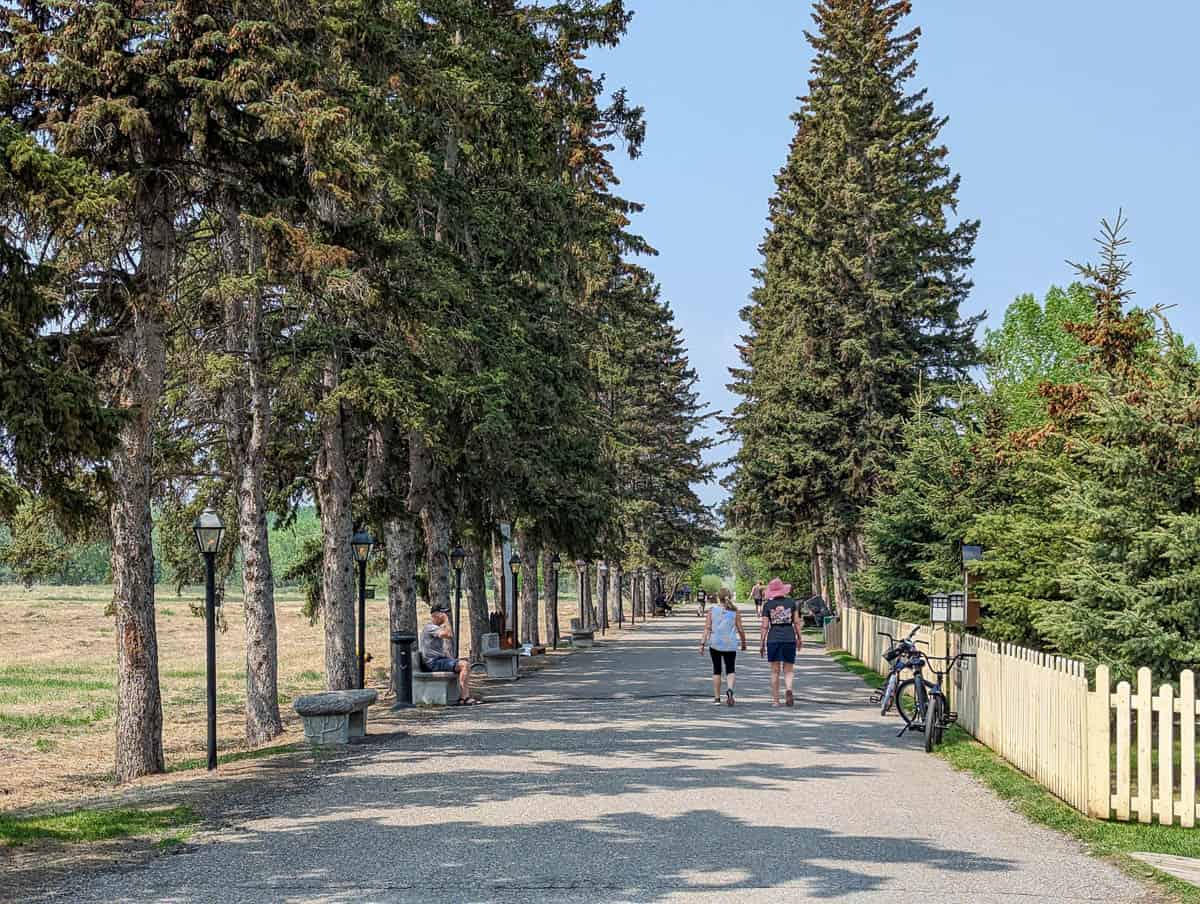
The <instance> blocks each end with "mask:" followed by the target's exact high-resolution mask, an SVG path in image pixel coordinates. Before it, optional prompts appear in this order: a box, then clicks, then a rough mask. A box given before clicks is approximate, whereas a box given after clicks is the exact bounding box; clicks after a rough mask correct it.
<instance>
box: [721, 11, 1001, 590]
mask: <svg viewBox="0 0 1200 904" xmlns="http://www.w3.org/2000/svg"><path fill="white" fill-rule="evenodd" d="M909 9H910V4H909V3H907V2H892V0H868V2H864V0H821V2H818V3H817V4H816V9H815V13H814V21H815V23H816V25H817V29H816V31H814V32H812V33H809V34H808V39H809V42H810V43H811V44H812V46H813V50H814V62H813V68H812V78H811V80H810V82H809V93H808V95H807V96H806V97H805V98H803V99H802V107H801V110H800V112H799V113H797V114H796V115H795V117H794V119H795V121H796V125H797V129H796V136H795V138H794V140H793V142H792V145H791V149H790V152H789V155H788V160H787V163H786V164H785V165H784V168H783V170H782V171H781V172H780V174H779V176H778V177H777V179H776V184H777V191H776V194H775V196H774V197H773V198H772V200H771V205H770V214H769V221H770V225H769V228H768V232H767V236H766V239H765V241H764V242H763V245H762V252H763V259H764V262H763V265H762V267H761V268H760V269H759V270H758V271H756V275H757V277H758V279H759V283H760V284H759V286H758V288H757V289H756V290H755V291H754V293H753V296H752V303H751V305H750V306H749V307H747V308H746V309H745V310H744V311H743V312H742V316H743V319H744V320H745V321H746V323H747V325H748V327H749V333H748V335H747V336H746V337H745V339H744V341H743V345H742V347H741V356H742V361H743V364H742V366H741V367H739V368H737V369H735V370H734V371H733V378H734V381H733V384H732V386H731V388H732V389H733V391H734V392H736V393H738V394H739V395H740V396H741V397H742V400H741V402H740V403H739V405H738V406H737V408H736V409H735V410H734V412H733V415H732V417H731V418H730V419H729V421H728V427H729V430H730V432H731V434H732V435H733V436H734V437H735V438H736V439H737V440H739V441H740V443H741V448H740V449H739V451H738V453H737V455H736V456H735V458H734V465H735V469H734V471H733V474H732V476H731V477H730V478H729V480H728V482H727V485H728V487H729V489H730V491H731V495H732V499H731V503H730V506H729V511H730V514H731V517H732V518H733V521H734V523H735V524H736V525H737V526H739V527H742V528H746V529H748V530H749V531H750V535H751V536H753V535H755V534H760V535H763V536H764V538H765V537H770V536H771V535H772V534H774V533H775V532H777V531H779V530H783V531H786V532H787V535H788V536H790V537H793V538H795V537H805V538H808V539H809V540H810V541H811V539H817V540H821V541H824V542H826V543H827V544H828V545H829V547H830V548H831V551H832V559H833V570H834V575H835V579H836V580H835V584H836V589H837V594H838V597H839V599H842V600H845V599H848V598H849V575H850V573H851V572H852V571H853V570H855V569H856V568H857V567H858V566H859V565H860V564H861V563H862V562H863V559H864V550H863V544H862V537H861V518H862V510H863V508H864V506H866V505H867V504H868V503H869V501H870V500H871V498H872V497H873V495H874V493H875V491H876V490H877V488H878V487H879V486H880V483H881V481H882V480H883V479H884V478H885V476H886V474H887V472H888V470H889V469H890V467H891V464H892V460H893V456H894V455H895V453H896V450H897V447H898V444H899V442H900V438H901V433H902V425H903V422H904V419H905V416H906V414H907V412H908V410H909V406H910V404H911V400H912V398H913V395H914V394H915V392H916V391H917V389H918V387H919V386H922V385H925V386H926V387H928V388H929V389H930V391H931V392H932V393H934V394H936V392H937V387H939V386H941V385H942V384H943V383H944V382H945V381H947V380H954V379H959V378H961V377H962V376H963V375H964V374H965V371H966V369H967V368H968V367H969V366H970V365H972V364H973V363H974V362H975V360H976V358H977V353H976V349H975V345H974V342H973V339H972V335H973V332H974V328H975V324H976V321H974V320H964V319H963V318H962V317H961V316H960V314H959V306H960V304H961V303H962V301H963V300H964V298H965V297H966V295H967V292H968V290H969V289H970V282H969V281H968V279H967V277H966V275H965V271H966V268H967V267H968V266H969V265H970V263H971V248H972V246H973V244H974V240H975V235H976V232H977V230H978V223H977V222H975V221H970V220H965V221H961V222H959V223H957V224H954V223H952V222H951V218H952V216H953V214H954V211H955V210H956V206H957V192H958V178H957V176H955V175H953V174H952V172H951V170H950V168H949V166H948V165H947V163H946V156H947V149H946V148H945V146H943V145H941V144H939V143H938V136H939V132H940V130H941V128H942V126H943V125H944V123H945V120H944V119H942V118H940V117H938V116H937V115H936V114H935V113H934V110H933V105H932V104H931V103H930V102H929V101H928V100H927V99H926V96H925V92H924V91H916V92H911V91H910V90H909V88H908V87H907V86H908V83H909V81H910V80H911V79H912V77H913V75H914V74H915V71H916V62H915V59H914V54H915V53H916V49H917V40H918V37H919V34H920V32H919V30H918V29H915V28H914V29H910V30H905V29H904V27H903V20H904V18H905V16H906V15H907V14H908V12H909ZM805 545H807V544H805ZM756 551H758V552H761V553H763V554H765V555H766V557H767V558H771V557H772V556H771V555H770V554H769V550H767V549H765V548H764V549H761V550H756Z"/></svg>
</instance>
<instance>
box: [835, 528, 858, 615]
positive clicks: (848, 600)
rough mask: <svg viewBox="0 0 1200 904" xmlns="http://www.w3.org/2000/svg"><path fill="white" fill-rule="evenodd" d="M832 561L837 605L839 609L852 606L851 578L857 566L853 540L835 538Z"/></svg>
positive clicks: (843, 537) (842, 537)
mask: <svg viewBox="0 0 1200 904" xmlns="http://www.w3.org/2000/svg"><path fill="white" fill-rule="evenodd" d="M832 559H833V584H834V593H835V595H836V596H837V604H838V606H839V607H841V606H853V605H854V594H853V592H852V590H851V578H852V576H853V574H854V572H855V571H856V570H857V565H858V560H857V556H856V555H855V545H854V541H853V539H852V538H850V537H845V536H841V537H835V538H834V540H833V555H832Z"/></svg>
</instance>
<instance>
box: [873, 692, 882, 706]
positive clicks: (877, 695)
mask: <svg viewBox="0 0 1200 904" xmlns="http://www.w3.org/2000/svg"><path fill="white" fill-rule="evenodd" d="M871 702H872V703H882V702H883V691H876V692H875V693H873V694H871Z"/></svg>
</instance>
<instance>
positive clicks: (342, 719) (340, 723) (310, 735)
mask: <svg viewBox="0 0 1200 904" xmlns="http://www.w3.org/2000/svg"><path fill="white" fill-rule="evenodd" d="M378 698H379V692H378V691H373V690H369V689H368V690H354V691H325V692H324V693H320V694H307V695H305V696H303V697H298V698H297V699H296V702H294V703H293V704H292V708H293V709H294V710H296V713H297V714H298V715H299V716H300V718H301V719H303V720H304V739H305V740H306V741H308V742H309V743H310V744H316V745H319V746H324V745H329V744H349V743H350V739H351V738H361V737H363V736H364V735H365V734H366V733H367V707H368V706H370V705H371V704H372V703H374V702H375V701H376V700H377V699H378Z"/></svg>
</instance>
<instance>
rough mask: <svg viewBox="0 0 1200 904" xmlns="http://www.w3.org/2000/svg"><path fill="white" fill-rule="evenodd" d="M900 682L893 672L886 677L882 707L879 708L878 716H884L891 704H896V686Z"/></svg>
mask: <svg viewBox="0 0 1200 904" xmlns="http://www.w3.org/2000/svg"><path fill="white" fill-rule="evenodd" d="M899 682H900V680H899V678H898V676H897V675H896V673H895V672H893V673H892V674H891V675H889V676H888V682H887V687H886V688H884V691H883V705H882V706H881V707H879V715H881V716H886V715H887V714H888V710H889V709H891V708H892V704H893V703H895V702H896V685H897V684H899Z"/></svg>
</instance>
